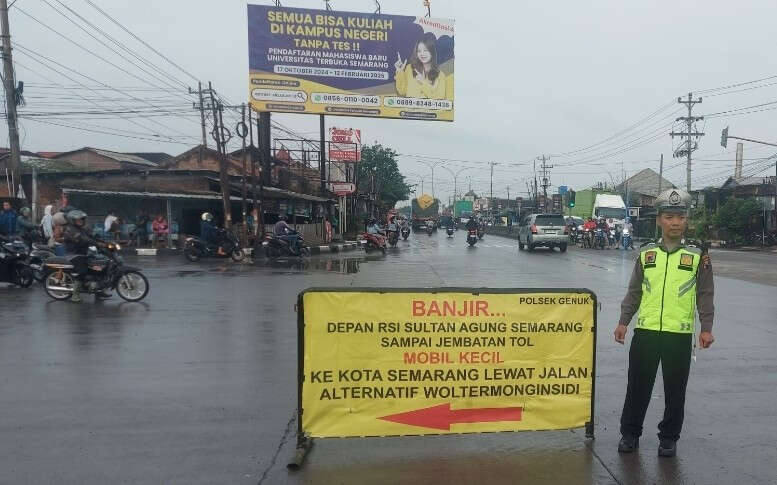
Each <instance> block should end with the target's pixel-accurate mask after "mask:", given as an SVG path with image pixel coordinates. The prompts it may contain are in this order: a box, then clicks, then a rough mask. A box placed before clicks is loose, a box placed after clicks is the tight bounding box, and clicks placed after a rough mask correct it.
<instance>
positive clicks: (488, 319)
mask: <svg viewBox="0 0 777 485" xmlns="http://www.w3.org/2000/svg"><path fill="white" fill-rule="evenodd" d="M298 305H299V312H300V320H299V337H298V338H299V339H300V341H301V343H302V346H301V347H300V358H301V362H300V368H299V371H300V374H301V375H300V376H299V379H300V397H299V400H300V403H299V405H300V409H301V410H304V411H303V412H302V414H301V427H300V432H301V433H302V434H303V435H304V436H310V437H347V436H396V435H424V434H448V433H480V432H491V431H523V430H549V429H568V428H578V427H583V426H585V427H586V431H587V432H588V433H593V416H594V414H593V402H594V399H593V398H594V395H593V393H594V386H593V384H594V362H595V334H596V333H595V331H596V296H595V295H594V294H593V293H591V292H590V291H589V290H584V289H553V290H545V289H505V290H491V289H477V291H474V290H469V289H437V288H435V289H428V288H427V289H388V290H387V289H385V288H374V289H345V290H341V289H312V290H307V291H305V292H303V293H302V294H301V295H300V299H299V304H298Z"/></svg>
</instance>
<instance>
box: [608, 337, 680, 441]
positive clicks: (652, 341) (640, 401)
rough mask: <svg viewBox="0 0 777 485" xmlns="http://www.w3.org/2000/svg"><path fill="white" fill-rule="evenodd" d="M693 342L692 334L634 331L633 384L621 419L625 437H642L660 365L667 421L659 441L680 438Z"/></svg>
mask: <svg viewBox="0 0 777 485" xmlns="http://www.w3.org/2000/svg"><path fill="white" fill-rule="evenodd" d="M692 340H693V335H692V334H689V333H672V332H660V331H654V330H641V329H635V330H634V337H632V339H631V349H629V383H628V387H627V389H626V401H625V402H624V403H623V414H622V415H621V434H622V435H631V436H641V435H642V423H643V421H644V420H645V413H646V412H647V408H648V404H649V403H650V396H651V394H652V393H653V384H655V381H656V371H657V370H658V364H659V362H660V363H661V373H662V375H663V378H664V404H665V408H664V419H663V420H662V421H661V422H660V423H659V424H658V431H659V433H658V437H659V439H671V440H674V441H677V440H678V439H679V438H680V430H681V429H682V427H683V417H684V408H685V387H686V384H688V373H689V372H690V369H691V344H692Z"/></svg>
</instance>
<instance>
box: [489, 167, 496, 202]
mask: <svg viewBox="0 0 777 485" xmlns="http://www.w3.org/2000/svg"><path fill="white" fill-rule="evenodd" d="M490 165H491V196H490V197H489V198H488V206H489V209H490V211H489V212H491V213H493V212H494V207H493V204H494V165H497V163H496V162H491V163H490Z"/></svg>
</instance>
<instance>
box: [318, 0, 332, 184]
mask: <svg viewBox="0 0 777 485" xmlns="http://www.w3.org/2000/svg"><path fill="white" fill-rule="evenodd" d="M326 5H327V10H329V9H330V8H331V7H329V3H327V4H326ZM319 129H320V133H319V137H320V139H319V143H320V146H319V152H318V170H319V172H320V173H321V194H322V195H323V194H326V124H325V121H324V115H319Z"/></svg>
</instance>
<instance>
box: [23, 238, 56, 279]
mask: <svg viewBox="0 0 777 485" xmlns="http://www.w3.org/2000/svg"><path fill="white" fill-rule="evenodd" d="M54 256H55V254H54V251H52V250H51V248H49V247H48V246H46V245H43V244H38V243H33V244H32V246H30V251H29V253H28V254H27V264H29V265H30V269H31V270H32V277H33V278H35V281H37V282H38V283H43V280H45V279H46V268H45V266H44V263H45V262H46V260H48V259H49V258H53V257H54Z"/></svg>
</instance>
